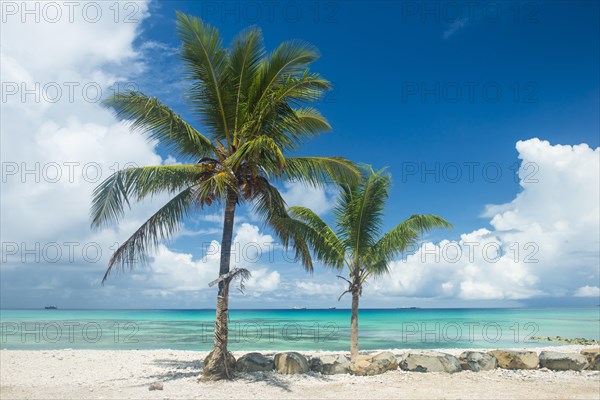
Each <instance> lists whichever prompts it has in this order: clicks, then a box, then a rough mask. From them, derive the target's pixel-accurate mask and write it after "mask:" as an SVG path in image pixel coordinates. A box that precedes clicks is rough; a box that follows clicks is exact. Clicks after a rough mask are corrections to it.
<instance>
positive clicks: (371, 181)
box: [341, 171, 390, 264]
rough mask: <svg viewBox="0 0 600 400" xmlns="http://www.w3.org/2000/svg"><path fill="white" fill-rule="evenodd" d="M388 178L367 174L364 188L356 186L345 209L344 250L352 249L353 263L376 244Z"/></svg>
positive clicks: (380, 174)
mask: <svg viewBox="0 0 600 400" xmlns="http://www.w3.org/2000/svg"><path fill="white" fill-rule="evenodd" d="M389 186H390V178H389V176H388V175H384V174H383V172H382V171H380V172H379V173H373V172H372V171H370V173H369V175H368V177H367V178H366V180H365V182H364V184H363V185H360V186H358V187H357V188H356V189H354V190H355V192H356V193H355V194H354V195H353V199H352V201H351V202H350V203H348V208H347V209H346V210H345V211H344V212H345V215H344V218H343V220H342V221H341V222H342V226H343V227H344V229H345V230H347V231H348V235H347V243H346V245H347V247H349V248H351V249H352V253H353V255H354V256H355V263H356V264H358V258H359V257H360V255H361V254H365V253H366V251H367V250H368V248H369V247H370V246H372V245H374V244H375V241H376V240H377V239H376V238H377V236H378V235H379V233H380V230H381V226H382V222H383V210H384V207H385V202H386V200H387V198H388V192H389Z"/></svg>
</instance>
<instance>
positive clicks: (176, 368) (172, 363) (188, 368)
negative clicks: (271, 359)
mask: <svg viewBox="0 0 600 400" xmlns="http://www.w3.org/2000/svg"><path fill="white" fill-rule="evenodd" d="M154 364H156V365H158V366H161V367H164V368H165V369H166V370H167V371H165V372H164V373H161V374H155V375H150V376H148V378H150V379H153V380H156V381H160V382H168V381H173V380H177V379H186V378H198V377H199V376H200V375H201V373H202V368H203V367H204V363H203V362H202V361H200V360H195V361H181V360H170V359H158V360H154ZM304 376H310V377H311V378H313V379H318V380H322V381H327V380H328V379H327V377H326V376H324V375H321V374H313V373H309V374H306V375H304ZM288 377H289V376H286V375H280V374H277V373H276V372H275V371H272V372H252V373H248V372H236V373H235V375H234V379H235V380H238V381H245V382H248V383H251V382H265V383H266V384H268V385H271V386H274V387H278V388H280V389H282V390H284V391H286V392H291V390H290V384H291V382H290V381H289V379H288Z"/></svg>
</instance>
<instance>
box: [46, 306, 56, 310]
mask: <svg viewBox="0 0 600 400" xmlns="http://www.w3.org/2000/svg"><path fill="white" fill-rule="evenodd" d="M57 308H58V307H56V306H46V307H44V310H56V309H57Z"/></svg>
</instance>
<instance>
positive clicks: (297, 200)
mask: <svg viewBox="0 0 600 400" xmlns="http://www.w3.org/2000/svg"><path fill="white" fill-rule="evenodd" d="M281 195H282V196H283V199H284V200H285V202H286V203H287V204H288V206H290V207H292V206H302V207H308V208H310V209H311V210H313V211H314V212H316V213H317V214H319V215H322V214H325V213H326V212H328V211H330V210H331V209H332V208H333V206H334V205H335V196H336V192H335V191H334V190H333V189H331V188H326V189H324V188H321V187H312V186H306V185H304V184H301V183H298V182H286V183H285V187H284V189H283V190H282V191H281Z"/></svg>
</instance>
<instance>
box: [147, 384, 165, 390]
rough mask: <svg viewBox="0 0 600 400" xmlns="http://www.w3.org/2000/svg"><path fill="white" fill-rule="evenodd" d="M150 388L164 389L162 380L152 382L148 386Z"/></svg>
mask: <svg viewBox="0 0 600 400" xmlns="http://www.w3.org/2000/svg"><path fill="white" fill-rule="evenodd" d="M148 390H150V391H152V390H163V384H162V383H160V382H154V383H151V384H150V386H148Z"/></svg>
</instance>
